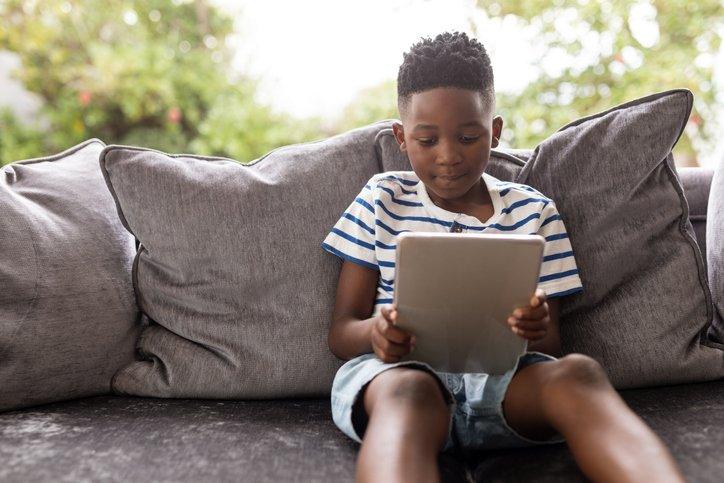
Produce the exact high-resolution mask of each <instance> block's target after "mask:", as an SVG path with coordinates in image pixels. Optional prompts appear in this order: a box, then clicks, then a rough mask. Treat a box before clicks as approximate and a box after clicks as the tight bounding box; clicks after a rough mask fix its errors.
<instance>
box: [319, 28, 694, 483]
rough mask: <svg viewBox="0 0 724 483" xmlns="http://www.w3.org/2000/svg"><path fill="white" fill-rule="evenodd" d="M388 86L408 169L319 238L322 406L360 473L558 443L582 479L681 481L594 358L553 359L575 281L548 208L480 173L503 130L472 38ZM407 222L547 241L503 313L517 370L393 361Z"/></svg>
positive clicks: (422, 51)
mask: <svg viewBox="0 0 724 483" xmlns="http://www.w3.org/2000/svg"><path fill="white" fill-rule="evenodd" d="M397 89H398V108H399V113H400V119H401V120H402V123H401V124H399V123H396V124H394V126H393V129H394V134H395V137H396V139H397V142H398V143H399V145H400V149H401V150H402V151H404V152H406V153H407V155H408V157H409V159H410V163H411V164H412V169H413V171H397V172H388V173H381V174H378V175H375V176H373V177H372V178H371V179H370V180H369V182H368V183H367V185H366V186H365V187H364V188H363V189H362V191H361V192H360V194H359V195H358V197H357V198H356V199H355V200H354V202H352V204H351V205H350V206H349V208H348V209H347V210H346V211H345V213H344V214H343V216H342V217H341V218H340V220H339V221H338V222H337V224H336V225H335V226H334V228H333V229H332V231H331V233H330V234H329V235H328V236H327V237H326V239H325V240H324V242H323V244H322V246H323V248H324V249H325V250H327V251H329V252H331V253H333V254H335V255H337V256H340V257H342V258H343V260H344V262H343V265H342V270H341V272H340V276H339V283H338V287H337V295H336V302H335V308H334V314H333V321H332V325H331V327H330V330H329V347H330V349H331V350H332V352H333V353H334V354H335V355H337V356H338V357H340V358H342V359H350V360H349V361H348V362H347V363H346V364H344V365H343V366H342V367H341V368H340V369H339V371H338V373H337V375H336V377H335V379H334V384H333V387H332V413H333V418H334V422H335V423H336V424H337V426H338V427H339V428H340V429H341V430H342V431H343V432H344V433H345V434H347V435H348V436H350V437H351V438H352V439H354V440H356V441H361V443H362V447H361V449H360V454H359V459H358V465H357V479H358V480H360V481H403V480H404V481H414V482H421V481H437V480H438V479H439V474H438V467H437V454H438V451H440V450H441V449H442V450H446V449H450V448H452V447H454V446H455V445H459V446H461V447H463V448H468V449H473V448H474V449H480V448H499V447H522V446H532V445H537V444H546V443H555V442H560V441H563V440H564V439H565V441H567V443H568V446H569V448H570V450H571V452H572V453H573V455H574V457H575V458H576V461H577V462H578V464H579V466H580V468H581V470H582V471H583V472H584V473H585V474H586V476H588V477H589V478H590V479H592V480H595V481H616V482H622V481H647V482H648V481H657V482H664V481H683V477H682V476H681V473H680V472H679V470H678V468H677V467H676V464H675V463H674V460H673V458H672V457H671V455H670V454H669V453H668V451H667V450H666V448H665V447H664V445H663V444H662V442H661V441H660V440H659V438H658V437H657V436H656V435H655V434H654V433H653V432H652V431H651V430H650V429H649V428H648V427H647V426H646V425H645V424H644V423H643V421H642V420H641V419H639V418H638V417H637V416H636V415H635V414H634V413H633V412H632V411H631V410H630V409H629V408H628V406H626V404H625V403H624V402H623V400H622V399H621V398H620V397H619V395H618V393H617V392H616V391H615V390H614V389H613V387H612V386H611V384H610V383H609V381H608V379H607V377H606V374H605V372H604V371H603V369H602V368H601V367H600V366H599V365H598V364H597V363H596V362H595V361H594V360H593V359H591V358H589V357H587V356H584V355H580V354H571V355H567V356H565V357H562V358H560V359H556V358H555V357H554V356H558V355H560V341H559V333H558V297H561V296H565V295H568V294H571V293H574V292H577V291H579V290H581V289H582V288H581V282H580V279H579V277H578V270H577V268H576V262H575V259H574V257H573V252H572V250H571V245H570V243H569V241H568V236H567V234H566V230H565V227H564V225H563V221H562V220H561V217H560V215H559V214H558V212H557V211H556V208H555V204H554V203H553V201H551V200H550V199H549V198H546V197H545V196H543V195H542V194H541V193H539V192H538V191H536V190H534V189H533V188H530V187H528V186H525V185H520V184H516V183H507V182H502V181H500V180H497V179H495V178H494V177H492V176H489V175H488V174H485V173H484V171H485V167H486V165H487V163H488V159H489V157H490V149H491V148H494V147H496V146H497V145H498V142H499V139H500V133H501V130H502V128H503V120H502V118H500V117H499V116H494V110H495V99H494V90H493V72H492V68H491V66H490V59H489V58H488V55H487V53H486V52H485V49H484V47H483V46H482V45H481V44H480V43H479V42H477V41H476V40H475V39H469V38H468V37H467V36H466V35H465V34H460V33H453V34H450V33H444V34H441V35H438V36H437V37H436V38H435V39H434V40H430V39H423V40H421V41H420V42H418V43H417V44H415V45H413V46H412V48H411V49H410V52H409V53H407V54H405V56H404V61H403V63H402V65H401V66H400V70H399V74H398V86H397ZM404 231H452V232H471V233H525V234H530V233H538V234H540V235H542V236H544V237H545V239H546V245H545V250H544V261H543V265H542V268H541V276H540V279H539V284H538V289H537V290H536V293H535V294H534V295H533V296H532V298H531V300H530V304H529V305H528V306H526V307H520V308H519V309H517V310H515V311H514V312H513V313H512V314H511V315H510V318H509V319H508V323H509V325H510V328H511V330H512V331H513V332H514V333H516V334H518V335H519V336H520V337H523V338H525V339H527V340H528V341H529V343H528V351H529V352H527V353H526V354H524V355H523V356H521V357H520V358H519V360H518V364H517V366H516V367H515V368H513V369H511V370H510V371H509V372H508V373H506V374H505V375H503V376H489V375H488V374H450V373H439V372H435V371H434V370H432V368H430V367H429V366H427V365H426V364H424V363H421V362H411V361H407V362H400V358H401V357H402V356H403V355H406V354H408V353H409V352H410V351H412V350H413V349H414V346H415V338H414V337H413V336H412V335H411V334H409V333H407V332H405V331H403V330H401V329H400V328H398V327H395V325H394V322H395V318H396V315H397V313H396V311H395V307H394V306H393V305H392V304H391V302H392V293H393V290H394V280H395V275H394V271H395V266H394V260H395V236H396V235H397V234H399V233H401V232H404ZM430 276H434V274H430ZM491 276H494V274H491ZM546 294H548V295H546Z"/></svg>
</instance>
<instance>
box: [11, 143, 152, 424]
mask: <svg viewBox="0 0 724 483" xmlns="http://www.w3.org/2000/svg"><path fill="white" fill-rule="evenodd" d="M104 146H105V145H104V144H103V143H102V142H101V141H99V140H97V139H91V140H89V141H86V142H84V143H82V144H79V145H78V146H75V147H73V148H70V149H68V150H67V151H64V152H62V153H60V154H58V155H56V156H50V157H46V158H39V159H31V160H27V161H18V162H16V163H13V164H9V165H6V166H4V167H3V168H2V169H1V171H0V172H1V173H2V176H1V177H0V206H2V216H0V233H2V238H1V241H0V321H2V323H0V410H7V409H13V408H20V407H24V406H32V405H36V404H41V403H48V402H53V401H59V400H63V399H72V398H77V397H81V396H92V395H100V394H108V393H110V390H111V378H112V376H113V375H114V374H115V372H116V371H117V370H118V369H119V368H121V367H123V366H125V365H127V364H128V363H129V362H130V361H132V360H133V352H134V344H135V341H136V338H137V337H138V320H139V312H138V309H137V307H136V302H135V300H134V297H133V286H132V284H131V264H132V261H133V256H134V255H135V252H136V249H135V246H134V241H133V237H132V236H131V235H130V234H129V233H128V232H127V231H126V230H125V229H124V227H123V226H122V225H121V223H120V221H119V220H118V215H117V213H116V209H115V205H114V203H113V198H112V197H111V195H110V194H109V193H108V189H107V188H106V183H105V181H104V179H103V176H102V175H101V171H100V169H99V166H98V156H99V154H100V152H101V151H102V150H103V148H104Z"/></svg>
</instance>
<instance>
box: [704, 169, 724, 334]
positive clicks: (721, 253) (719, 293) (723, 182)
mask: <svg viewBox="0 0 724 483" xmlns="http://www.w3.org/2000/svg"><path fill="white" fill-rule="evenodd" d="M707 213H708V215H709V216H708V218H707V223H706V245H707V248H708V250H707V252H706V259H707V267H708V271H709V283H710V284H711V291H712V298H713V300H714V322H713V324H712V326H711V327H710V330H709V334H708V335H709V339H710V340H711V341H713V342H714V343H716V345H717V347H722V348H724V159H722V160H721V161H720V162H719V165H718V166H717V167H716V169H715V170H714V176H713V178H712V181H711V190H710V192H709V204H708V207H707Z"/></svg>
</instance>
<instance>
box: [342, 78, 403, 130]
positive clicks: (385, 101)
mask: <svg viewBox="0 0 724 483" xmlns="http://www.w3.org/2000/svg"><path fill="white" fill-rule="evenodd" d="M398 117H399V114H398V113H397V82H396V81H387V82H383V83H382V84H378V85H376V86H373V87H370V88H367V89H364V90H362V91H361V92H360V93H359V94H358V95H357V96H356V97H355V99H354V100H353V101H352V102H351V103H350V104H349V105H348V106H347V107H346V108H345V109H344V110H343V111H342V115H341V117H340V119H339V120H338V122H337V123H336V125H335V127H336V129H337V130H338V132H342V131H347V130H349V129H353V128H355V127H359V126H364V125H365V124H369V123H371V122H374V121H379V120H382V119H397V118H398Z"/></svg>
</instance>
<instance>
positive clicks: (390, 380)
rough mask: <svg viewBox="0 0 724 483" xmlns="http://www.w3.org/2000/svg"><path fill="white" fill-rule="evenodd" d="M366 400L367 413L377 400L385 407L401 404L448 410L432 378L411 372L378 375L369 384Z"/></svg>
mask: <svg viewBox="0 0 724 483" xmlns="http://www.w3.org/2000/svg"><path fill="white" fill-rule="evenodd" d="M365 396H366V397H365V406H366V407H367V411H368V412H371V410H372V409H373V407H374V403H375V401H377V400H380V399H384V400H385V405H386V406H390V405H393V404H403V405H414V406H416V407H439V408H443V409H444V408H446V406H447V405H446V401H445V395H444V394H443V389H442V388H441V387H440V383H439V382H438V380H437V379H436V378H435V376H433V375H432V374H430V373H429V372H427V371H424V370H420V369H412V368H395V369H389V370H387V371H385V372H383V373H381V374H379V375H378V376H377V377H375V378H374V379H373V380H372V382H370V385H369V387H368V388H367V391H366V394H365ZM368 398H369V401H368Z"/></svg>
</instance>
